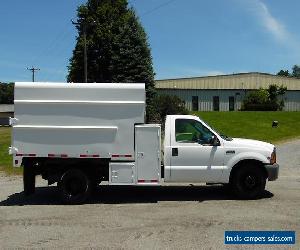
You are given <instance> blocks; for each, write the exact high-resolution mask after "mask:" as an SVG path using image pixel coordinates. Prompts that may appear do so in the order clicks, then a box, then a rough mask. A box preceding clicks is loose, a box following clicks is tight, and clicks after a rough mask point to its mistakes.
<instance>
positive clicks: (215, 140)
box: [211, 135, 220, 147]
mask: <svg viewBox="0 0 300 250" xmlns="http://www.w3.org/2000/svg"><path fill="white" fill-rule="evenodd" d="M211 145H212V146H214V147H217V146H220V141H219V139H218V137H217V136H215V135H213V136H212V137H211Z"/></svg>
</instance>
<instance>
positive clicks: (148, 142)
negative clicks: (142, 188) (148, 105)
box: [135, 124, 161, 184]
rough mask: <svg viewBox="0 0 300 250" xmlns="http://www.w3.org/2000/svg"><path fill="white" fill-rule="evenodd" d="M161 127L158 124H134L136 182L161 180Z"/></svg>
mask: <svg viewBox="0 0 300 250" xmlns="http://www.w3.org/2000/svg"><path fill="white" fill-rule="evenodd" d="M160 135H161V129H160V125H158V124H145V125H137V126H135V159H136V160H135V162H136V180H137V184H158V183H160V180H161V156H160V155H161V143H160V141H161V139H160Z"/></svg>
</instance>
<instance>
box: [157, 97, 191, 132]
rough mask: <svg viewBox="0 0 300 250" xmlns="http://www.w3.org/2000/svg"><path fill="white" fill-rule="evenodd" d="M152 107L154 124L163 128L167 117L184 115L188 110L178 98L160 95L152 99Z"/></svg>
mask: <svg viewBox="0 0 300 250" xmlns="http://www.w3.org/2000/svg"><path fill="white" fill-rule="evenodd" d="M153 103H154V105H153V106H152V107H153V109H154V111H153V113H154V114H156V115H155V119H154V120H155V122H158V123H161V124H162V125H163V126H164V123H165V118H166V116H167V115H176V114H177V115H179V114H181V115H186V114H188V113H189V112H188V110H187V109H186V108H185V105H184V104H185V103H184V101H182V100H181V99H180V98H179V97H178V96H173V95H166V94H160V95H157V96H155V98H154V99H153Z"/></svg>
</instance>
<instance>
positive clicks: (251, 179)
mask: <svg viewBox="0 0 300 250" xmlns="http://www.w3.org/2000/svg"><path fill="white" fill-rule="evenodd" d="M244 185H245V187H246V188H247V189H249V190H251V189H253V188H255V187H256V185H257V181H256V178H255V176H253V175H247V176H246V177H245V179H244Z"/></svg>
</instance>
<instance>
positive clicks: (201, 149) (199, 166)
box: [171, 143, 224, 182]
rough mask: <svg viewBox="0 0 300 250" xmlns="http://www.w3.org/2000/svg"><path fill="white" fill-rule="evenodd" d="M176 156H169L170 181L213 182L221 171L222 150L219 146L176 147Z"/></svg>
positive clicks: (186, 145) (185, 145)
mask: <svg viewBox="0 0 300 250" xmlns="http://www.w3.org/2000/svg"><path fill="white" fill-rule="evenodd" d="M176 148H177V151H178V156H173V155H172V156H171V181H180V182H214V181H217V180H218V179H219V178H220V175H221V173H222V169H223V156H224V150H223V148H222V147H221V146H215V147H213V146H202V145H199V144H197V143H195V145H188V143H186V144H185V143H184V145H177V146H175V145H174V147H172V151H173V152H174V149H176Z"/></svg>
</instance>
